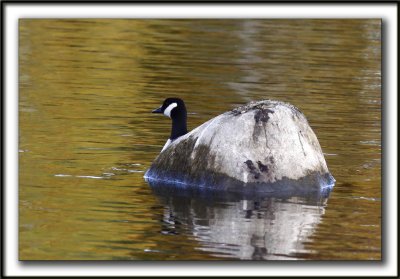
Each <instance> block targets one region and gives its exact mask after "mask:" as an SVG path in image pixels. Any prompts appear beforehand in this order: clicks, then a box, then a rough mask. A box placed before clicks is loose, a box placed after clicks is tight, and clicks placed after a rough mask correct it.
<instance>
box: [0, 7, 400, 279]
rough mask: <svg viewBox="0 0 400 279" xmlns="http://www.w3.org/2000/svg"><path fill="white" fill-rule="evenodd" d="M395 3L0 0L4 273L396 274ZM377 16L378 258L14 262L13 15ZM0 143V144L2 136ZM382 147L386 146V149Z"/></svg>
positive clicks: (15, 37) (15, 52) (15, 53)
mask: <svg viewBox="0 0 400 279" xmlns="http://www.w3.org/2000/svg"><path fill="white" fill-rule="evenodd" d="M397 5H398V4H397V3H395V2H393V3H387V2H386V3H379V4H378V3H354V2H353V3H345V4H343V3H340V4H339V3H336V4H332V3H295V4H294V3H293V2H292V3H290V4H285V3H281V4H277V3H273V4H272V3H264V4H260V3H257V4H254V3H252V4H245V3H242V4H236V3H235V4H198V3H196V4H193V3H185V4H177V3H175V4H160V3H158V4H151V3H148V4H143V3H141V4H138V3H133V2H132V3H129V2H128V3H118V4H113V3H112V2H108V3H104V2H103V3H102V2H100V3H87V2H85V3H79V2H78V3H73V2H70V3H68V4H67V3H65V2H63V3H56V2H46V3H44V2H41V3H34V2H31V3H27V2H24V3H18V2H6V3H2V11H3V14H2V16H3V17H4V18H3V24H4V25H3V34H2V35H3V36H2V45H3V59H4V60H3V63H5V65H4V64H3V65H4V66H5V67H4V68H3V84H2V85H3V94H4V95H3V96H4V99H3V100H4V101H5V103H4V105H3V106H4V107H3V109H4V110H5V115H4V122H3V123H4V124H5V133H4V135H5V145H3V150H4V151H5V155H6V156H5V159H6V160H5V161H3V164H2V165H3V167H4V174H5V181H4V182H5V183H4V187H3V195H2V199H3V214H4V215H3V221H4V222H3V227H2V229H3V245H4V246H3V249H5V250H4V251H3V257H2V261H3V275H5V276H246V277H248V276H368V277H371V276H397V275H398V266H397V257H398V251H397V247H398V245H397V244H398V243H397V241H398V238H397V221H398V217H397V212H398V211H397V197H398V189H397V175H396V174H397V94H398V88H397V86H398V84H397V77H398V75H397V69H398V68H397V63H398V57H397V55H398V52H397V43H398V37H397V36H398V30H397V28H398V13H397V12H398V6H397ZM82 17H84V18H382V20H383V26H384V28H383V30H384V32H383V41H382V46H383V48H382V51H383V53H382V54H383V55H382V57H383V62H382V66H383V68H382V76H383V79H382V82H383V87H382V89H383V94H382V98H383V114H382V117H383V120H382V121H383V122H382V124H383V127H382V128H383V129H382V133H383V134H382V136H383V139H384V142H382V145H383V148H382V152H383V161H382V168H383V171H382V174H383V177H382V187H383V189H384V190H383V194H384V195H383V203H382V206H383V211H382V214H383V216H382V218H383V224H384V226H383V234H382V239H383V243H382V244H383V246H382V257H383V260H382V261H377V262H370V261H365V262H362V261H358V262H355V261H348V262H343V261H340V262H322V261H318V262H294V263H289V262H276V261H275V262H219V263H216V262H170V261H168V262H133V261H127V262H112V261H110V262H97V261H88V262H78V261H72V262H67V261H65V262H52V261H49V262H21V261H18V19H19V18H82ZM3 144H4V143H3ZM388 150H389V151H390V152H388Z"/></svg>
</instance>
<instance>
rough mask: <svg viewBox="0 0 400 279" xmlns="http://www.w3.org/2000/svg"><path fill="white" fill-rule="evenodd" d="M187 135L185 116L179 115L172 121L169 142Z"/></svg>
mask: <svg viewBox="0 0 400 279" xmlns="http://www.w3.org/2000/svg"><path fill="white" fill-rule="evenodd" d="M186 133H187V127H186V115H181V116H180V117H179V118H173V119H172V130H171V137H170V139H171V140H174V139H176V138H179V137H180V136H183V135H184V134H186Z"/></svg>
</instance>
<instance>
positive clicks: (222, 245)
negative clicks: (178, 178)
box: [151, 182, 329, 260]
mask: <svg viewBox="0 0 400 279" xmlns="http://www.w3.org/2000/svg"><path fill="white" fill-rule="evenodd" d="M151 186H152V189H153V191H154V193H155V194H156V195H157V196H158V197H159V198H160V200H161V201H162V202H163V203H164V215H163V220H162V230H161V233H163V234H184V235H192V236H193V239H195V240H197V241H198V243H199V246H198V248H197V249H199V250H201V251H204V252H208V253H209V254H210V255H212V256H215V257H218V258H221V257H226V258H233V259H242V260H292V259H293V260H295V259H300V258H298V257H297V255H299V252H302V251H305V250H306V249H305V248H304V243H305V242H306V241H307V239H308V238H309V237H310V236H311V235H312V234H313V233H314V231H315V230H316V228H317V226H318V224H319V223H320V222H321V218H322V217H321V216H322V215H323V214H324V212H325V206H326V204H327V200H328V196H329V191H326V192H324V193H318V194H317V193H313V194H311V195H310V194H308V195H307V196H304V195H303V196H301V195H299V193H296V194H294V195H288V194H282V193H278V194H276V193H275V194H268V195H264V196H261V197H260V196H257V197H255V196H253V197H252V196H249V195H248V196H245V197H242V196H241V195H240V193H237V194H235V193H222V192H221V193H218V192H209V191H208V190H207V191H205V190H201V189H187V188H182V187H181V188H177V187H176V186H175V187H174V186H171V185H165V184H164V185H160V184H158V183H157V184H155V183H154V182H152V183H151Z"/></svg>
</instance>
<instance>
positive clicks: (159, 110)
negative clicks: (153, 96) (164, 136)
mask: <svg viewBox="0 0 400 279" xmlns="http://www.w3.org/2000/svg"><path fill="white" fill-rule="evenodd" d="M152 113H162V110H161V107H159V108H157V109H155V110H153V111H152Z"/></svg>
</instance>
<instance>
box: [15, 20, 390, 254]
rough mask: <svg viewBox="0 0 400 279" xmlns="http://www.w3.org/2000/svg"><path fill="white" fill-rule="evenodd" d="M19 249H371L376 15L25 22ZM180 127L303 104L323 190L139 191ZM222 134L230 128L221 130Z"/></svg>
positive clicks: (376, 187)
mask: <svg viewBox="0 0 400 279" xmlns="http://www.w3.org/2000/svg"><path fill="white" fill-rule="evenodd" d="M19 31H20V35H19V259H20V260H50V259H54V260H230V259H242V260H276V259H278V260H297V259H299V260H304V259H307V260H309V259H311V260H380V259H381V207H382V196H381V21H380V20H377V19H362V20H361V19H360V20H343V19H341V20H328V19H327V20H283V19H282V20H129V19H109V20H107V19H102V20H95V19H77V20H71V19H68V20H67V19H64V20H44V19H22V20H20V22H19ZM166 97H180V98H183V99H184V100H185V102H186V106H187V108H188V111H189V115H188V126H189V127H188V128H189V129H193V128H195V127H197V126H198V125H200V124H202V123H204V122H205V121H207V120H209V119H211V118H212V117H214V116H217V115H219V114H221V113H223V112H225V111H227V110H230V109H232V108H234V107H235V106H238V105H241V104H245V103H247V102H249V101H252V100H261V99H276V100H281V101H285V102H290V103H292V104H293V105H295V106H297V107H298V108H300V110H301V111H302V112H303V113H304V114H305V115H306V117H307V118H308V121H309V123H310V125H311V127H312V128H313V130H314V132H315V133H316V135H317V137H318V139H319V141H320V144H321V147H322V150H323V152H324V155H325V158H326V161H327V164H328V167H329V170H330V171H331V173H332V174H333V176H334V177H335V179H336V185H335V187H334V188H333V190H332V192H331V193H330V195H329V197H300V196H297V197H296V196H269V197H257V198H256V197H254V198H247V197H240V196H234V197H232V196H229V195H219V196H217V195H216V196H213V195H202V194H201V193H196V192H190V193H189V192H187V191H180V190H179V189H175V190H174V189H172V190H171V189H170V190H168V191H167V188H161V189H152V188H151V187H150V186H149V185H148V184H147V183H146V182H145V181H144V179H143V175H144V172H145V171H146V169H148V167H149V166H150V164H151V162H152V161H153V160H154V159H155V157H156V156H157V154H158V153H159V152H160V150H161V149H162V147H163V145H164V143H165V141H166V140H167V138H168V137H169V133H170V120H169V119H168V118H166V117H162V116H160V115H154V114H151V113H150V112H151V110H153V109H154V108H157V107H158V106H160V104H161V103H162V101H163V100H164V99H165V98H166ZM232 136H234V135H232Z"/></svg>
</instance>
